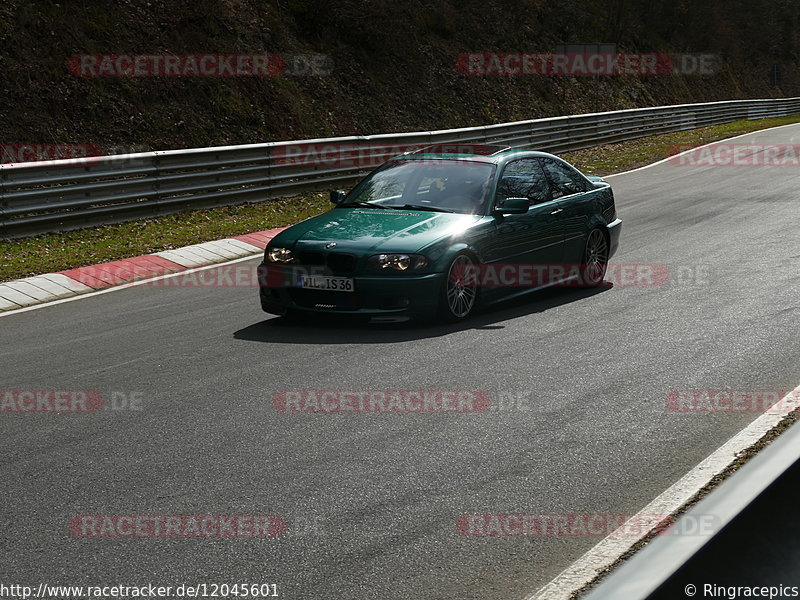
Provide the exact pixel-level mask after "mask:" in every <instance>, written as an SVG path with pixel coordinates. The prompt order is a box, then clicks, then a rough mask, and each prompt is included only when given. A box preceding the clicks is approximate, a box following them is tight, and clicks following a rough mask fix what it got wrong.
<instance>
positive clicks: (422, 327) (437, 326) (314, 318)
mask: <svg viewBox="0 0 800 600" xmlns="http://www.w3.org/2000/svg"><path fill="white" fill-rule="evenodd" d="M612 287H613V286H612V285H611V284H609V285H608V286H603V287H597V288H590V289H569V290H564V289H563V288H562V289H558V288H551V289H548V290H543V291H541V292H534V293H532V294H529V295H524V296H520V297H518V298H515V299H512V300H508V301H505V302H502V303H500V304H496V305H493V306H488V307H486V308H482V309H480V310H479V311H477V312H476V313H475V314H473V315H472V317H470V318H469V319H467V320H466V321H464V322H463V323H453V324H449V323H431V322H406V323H396V324H368V323H366V321H365V319H364V318H363V317H360V318H359V317H355V316H349V315H325V314H313V313H309V314H308V315H305V314H304V315H302V316H301V317H299V318H297V317H295V318H289V317H273V318H268V319H266V320H264V321H260V322H259V323H253V324H252V325H248V326H247V327H244V328H243V329H240V330H238V331H236V332H235V333H234V334H233V337H234V338H235V339H237V340H246V341H249V342H270V343H278V344H385V343H394V342H408V341H411V340H417V339H424V338H433V337H440V336H443V335H449V334H451V333H455V332H457V331H465V330H469V329H476V330H492V329H504V328H505V327H506V325H505V324H504V322H505V321H508V320H511V319H516V318H518V317H524V316H525V315H529V314H533V313H541V312H545V311H547V310H549V309H551V308H555V307H557V306H562V305H564V304H569V303H571V302H577V301H580V300H584V299H588V298H591V297H592V296H596V295H597V294H602V293H603V292H607V291H609V290H610V289H612Z"/></svg>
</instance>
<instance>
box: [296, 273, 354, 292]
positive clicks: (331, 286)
mask: <svg viewBox="0 0 800 600" xmlns="http://www.w3.org/2000/svg"><path fill="white" fill-rule="evenodd" d="M297 283H298V287H301V288H304V289H307V290H327V291H329V292H353V291H355V285H354V284H353V280H352V279H351V278H349V277H326V276H323V275H301V276H300V281H298V282H297Z"/></svg>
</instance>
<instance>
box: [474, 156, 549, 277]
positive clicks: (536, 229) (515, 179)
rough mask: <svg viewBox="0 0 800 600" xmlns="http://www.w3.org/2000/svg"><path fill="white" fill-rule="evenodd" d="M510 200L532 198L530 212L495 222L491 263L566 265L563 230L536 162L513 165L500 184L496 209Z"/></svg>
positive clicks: (531, 159)
mask: <svg viewBox="0 0 800 600" xmlns="http://www.w3.org/2000/svg"><path fill="white" fill-rule="evenodd" d="M506 198H528V201H529V203H530V204H529V208H528V212H527V213H525V214H521V215H504V216H499V217H496V219H495V240H494V243H493V244H492V250H491V252H490V256H488V257H487V259H488V260H487V262H488V263H494V264H514V265H518V264H535V265H558V264H561V263H562V262H563V258H564V256H563V237H564V235H563V229H562V228H561V227H560V222H561V221H560V219H559V218H558V202H557V201H554V200H553V198H552V196H551V192H550V185H549V182H548V180H547V178H546V176H545V174H544V171H543V169H542V165H541V164H540V163H539V161H538V160H537V159H535V158H523V159H519V160H515V161H511V162H509V163H508V164H507V165H506V166H505V168H504V169H503V172H502V173H501V174H500V178H499V180H498V183H497V188H496V192H495V198H494V204H493V207H496V206H499V205H500V204H501V203H502V202H503V200H505V199H506Z"/></svg>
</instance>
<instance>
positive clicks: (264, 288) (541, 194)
mask: <svg viewBox="0 0 800 600" xmlns="http://www.w3.org/2000/svg"><path fill="white" fill-rule="evenodd" d="M331 202H333V204H334V205H335V207H334V208H333V209H332V210H330V211H328V212H327V213H324V214H321V215H318V216H316V217H312V218H310V219H307V220H305V221H303V222H301V223H298V224H297V225H294V226H292V227H289V228H288V229H286V230H284V231H282V232H281V233H280V234H278V235H277V236H275V237H274V238H273V239H272V240H271V241H270V243H269V245H268V246H267V248H266V250H265V253H264V262H263V263H262V264H261V265H260V267H259V271H260V277H259V280H260V297H261V306H262V308H263V309H264V311H266V312H268V313H273V314H286V313H289V312H302V311H312V312H321V313H342V314H360V315H364V316H368V317H370V318H371V320H373V321H402V320H407V319H410V318H415V317H428V316H435V315H438V317H439V318H441V319H443V320H446V321H460V320H462V319H465V318H467V317H468V316H469V315H470V314H471V313H472V311H473V310H474V309H475V307H476V306H478V305H479V304H488V303H492V302H497V301H500V300H504V299H507V298H510V297H512V296H515V295H518V294H522V293H527V292H530V291H533V290H537V289H542V288H545V287H549V286H553V285H570V284H572V285H584V286H596V285H599V284H601V283H602V282H603V280H604V277H605V274H606V267H607V264H608V260H609V258H610V257H611V256H612V255H613V254H614V253H615V252H616V250H617V247H618V245H619V237H620V231H621V226H622V221H621V220H620V219H618V218H617V215H616V208H615V205H614V195H613V193H612V191H611V186H610V185H609V184H608V183H606V182H605V181H603V180H602V179H601V178H599V177H593V176H585V175H583V174H581V173H580V172H579V171H577V170H576V169H575V168H574V167H572V166H571V165H570V164H568V163H567V162H565V161H563V160H561V159H560V158H558V157H556V156H553V155H552V154H546V153H543V152H533V151H525V150H512V149H509V148H503V147H497V146H485V145H481V146H464V145H459V146H456V147H449V148H448V147H443V146H438V147H434V146H431V147H428V148H424V149H422V150H418V151H416V152H411V153H406V154H403V155H400V156H397V157H395V158H392V159H391V160H389V161H388V162H386V163H384V164H383V165H382V166H381V167H379V168H378V169H376V170H375V171H373V172H372V173H371V174H369V175H368V176H367V177H365V178H364V179H363V180H361V182H360V183H358V185H356V186H355V187H354V188H353V189H352V190H351V191H350V192H349V193H348V194H345V193H344V192H341V191H334V192H331Z"/></svg>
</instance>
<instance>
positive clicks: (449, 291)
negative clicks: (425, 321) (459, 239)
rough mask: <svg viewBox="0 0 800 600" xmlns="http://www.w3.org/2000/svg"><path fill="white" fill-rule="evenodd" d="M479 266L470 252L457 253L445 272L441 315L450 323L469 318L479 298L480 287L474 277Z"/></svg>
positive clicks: (440, 308) (440, 302)
mask: <svg viewBox="0 0 800 600" xmlns="http://www.w3.org/2000/svg"><path fill="white" fill-rule="evenodd" d="M476 266H477V263H476V262H475V260H473V258H472V256H471V255H470V254H467V253H466V252H462V253H461V254H457V255H456V256H455V257H454V258H453V260H452V261H451V262H450V265H449V266H448V268H447V271H446V273H445V280H444V282H443V283H442V293H441V296H440V298H439V317H440V318H441V319H442V320H444V321H447V322H448V323H458V322H459V321H463V320H464V319H466V318H468V317H469V316H470V315H471V314H472V311H473V309H474V308H475V305H476V304H477V300H478V287H477V284H476V281H475V277H474V270H475V268H476Z"/></svg>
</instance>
